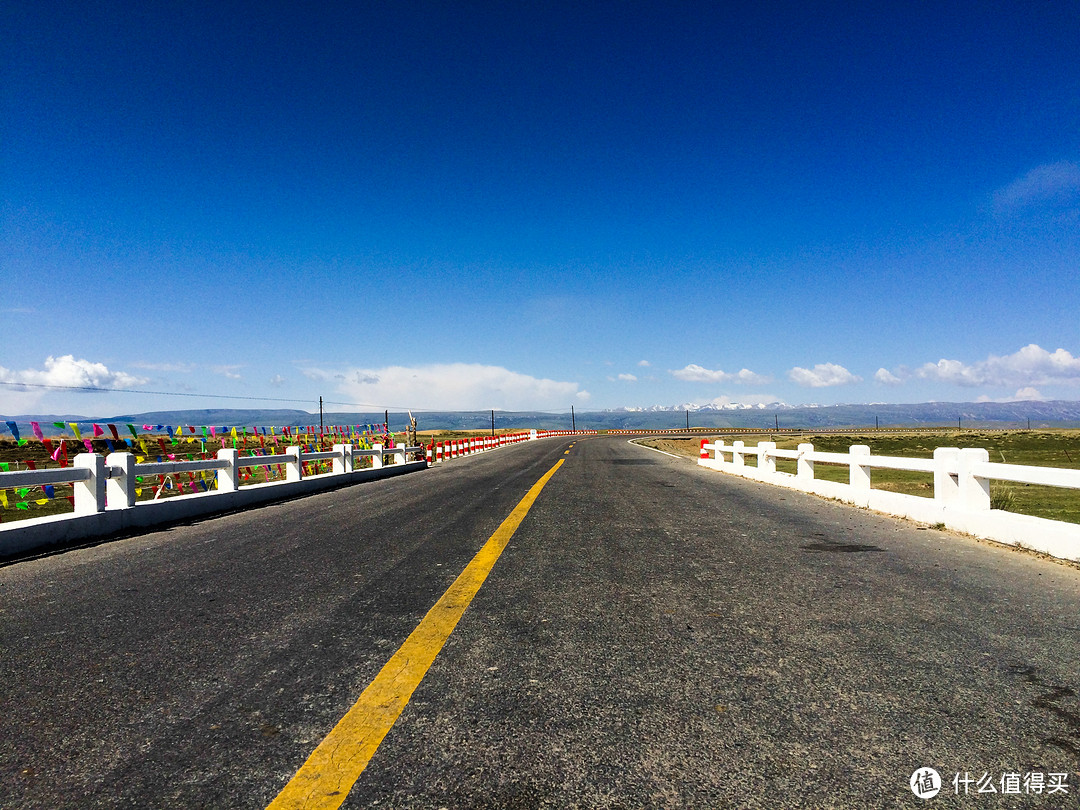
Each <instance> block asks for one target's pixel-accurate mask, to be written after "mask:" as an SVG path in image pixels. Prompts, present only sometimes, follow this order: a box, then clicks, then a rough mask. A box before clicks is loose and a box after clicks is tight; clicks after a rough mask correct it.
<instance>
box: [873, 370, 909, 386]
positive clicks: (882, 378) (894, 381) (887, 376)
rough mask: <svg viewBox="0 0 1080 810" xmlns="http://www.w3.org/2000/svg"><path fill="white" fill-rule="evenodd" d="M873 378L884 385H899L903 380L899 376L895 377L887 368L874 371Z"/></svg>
mask: <svg viewBox="0 0 1080 810" xmlns="http://www.w3.org/2000/svg"><path fill="white" fill-rule="evenodd" d="M874 379H875V380H877V381H878V382H879V383H884V384H885V385H899V384H900V383H902V382H903V380H902V379H901V378H900V377H897V376H896V375H895V374H893V373H892V372H891V371H889V370H888V369H887V368H879V369H878V370H877V371H876V372H874Z"/></svg>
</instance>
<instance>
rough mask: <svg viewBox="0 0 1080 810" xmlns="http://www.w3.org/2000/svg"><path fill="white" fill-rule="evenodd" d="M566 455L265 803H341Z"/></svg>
mask: <svg viewBox="0 0 1080 810" xmlns="http://www.w3.org/2000/svg"><path fill="white" fill-rule="evenodd" d="M562 463H563V459H559V460H558V462H556V464H555V466H554V467H552V468H551V469H550V470H548V471H547V472H546V473H545V474H544V476H543V477H542V478H541V479H540V480H539V481H537V482H536V483H535V484H533V486H532V489H530V490H529V491H528V493H527V494H526V495H525V497H524V498H522V499H521V501H520V502H519V503H518V505H517V506H515V507H514V511H512V512H511V513H510V515H509V516H508V517H507V518H506V520H504V521H503V522H502V523H501V524H500V525H499V528H497V529H496V530H495V533H494V534H492V535H491V537H489V538H488V541H487V542H486V543H485V544H484V546H483V548H481V549H480V551H478V552H477V553H476V556H475V557H473V558H472V561H471V562H470V563H469V564H468V565H467V566H465V570H464V571H462V572H461V574H460V575H459V576H458V578H457V579H456V580H454V582H453V584H452V585H451V586H450V587H449V588H447V589H446V593H444V594H443V595H442V596H441V597H440V598H439V601H438V602H436V603H435V605H434V607H432V608H431V610H429V611H428V614H427V615H426V616H425V617H424V618H423V620H422V621H421V622H420V624H419V625H417V627H416V629H415V630H413V631H412V633H411V634H410V635H409V637H408V638H407V639H405V643H404V644H402V645H401V647H400V648H398V651H397V652H396V653H394V655H393V656H392V657H391V658H390V660H389V661H387V662H386V665H385V666H383V668H382V670H381V671H380V672H379V674H378V675H376V676H375V680H373V681H372V682H371V683H370V684H369V685H368V687H367V689H365V690H364V691H363V693H362V694H361V695H360V697H359V699H358V700H357V701H356V703H354V704H353V706H352V708H351V709H349V711H348V712H346V713H345V716H344V717H342V718H341V720H339V721H338V724H337V725H336V726H334V728H333V730H332V731H331V732H330V733H329V734H328V735H327V736H326V739H324V740H323V741H322V742H321V743H319V745H318V746H317V747H316V748H315V750H314V751H313V752H312V753H311V756H309V757H308V758H307V761H306V762H305V763H304V764H303V765H302V766H300V770H298V771H297V772H296V775H295V776H293V778H292V779H290V780H289V783H288V784H287V785H285V787H284V788H283V789H282V791H281V793H279V794H278V795H277V798H275V799H274V800H273V801H272V802H270V804H269V805H267V810H284V808H293V809H295V810H299V808H305V810H330V809H331V808H337V807H340V806H341V804H342V803H343V802H344V801H345V798H346V797H347V796H348V795H349V791H350V790H351V789H352V786H353V785H354V784H355V783H356V780H357V779H359V778H360V774H361V773H363V771H364V768H366V767H367V765H368V763H369V762H370V761H371V758H372V757H373V756H374V755H375V751H376V750H377V749H378V747H379V744H380V743H381V742H382V741H383V738H384V737H385V736H386V735H387V733H388V732H389V731H390V729H391V727H392V726H393V725H394V723H395V722H396V721H397V719H398V717H399V716H400V715H401V713H402V712H403V711H404V710H405V706H406V704H407V703H408V702H409V699H410V698H411V697H412V694H413V692H414V691H415V690H416V687H417V686H419V685H420V681H421V680H423V678H424V675H425V674H427V671H428V669H429V668H430V667H431V664H432V663H433V662H434V661H435V656H437V655H438V654H439V651H440V650H441V649H442V648H443V645H444V644H445V643H446V639H447V638H449V636H450V633H451V632H453V630H454V628H455V627H456V626H457V623H458V620H459V619H460V618H461V616H462V614H463V613H464V612H465V608H467V607H468V606H469V604H470V603H471V602H472V600H473V597H475V596H476V594H477V592H478V591H479V590H480V586H481V585H483V584H484V580H485V579H487V576H488V574H489V573H491V569H492V568H493V567H494V565H495V563H496V561H497V560H498V559H499V555H501V554H502V552H503V549H505V548H506V544H507V543H508V542H510V538H511V537H512V536H513V534H514V532H515V531H517V527H518V526H520V525H521V521H522V520H524V519H525V515H527V514H528V513H529V509H531V508H532V505H533V502H535V501H536V498H537V497H538V496H539V495H540V491H541V490H542V489H543V488H544V486H545V485H546V484H547V482H548V481H550V480H551V476H553V475H555V472H556V471H557V470H558V469H559V467H560V466H562Z"/></svg>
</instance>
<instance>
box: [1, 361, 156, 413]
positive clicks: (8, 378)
mask: <svg viewBox="0 0 1080 810" xmlns="http://www.w3.org/2000/svg"><path fill="white" fill-rule="evenodd" d="M0 382H5V383H15V385H11V386H8V385H4V386H2V387H0V411H2V412H6V413H19V412H26V411H30V410H33V409H34V408H36V407H37V404H38V403H39V402H40V401H41V400H42V398H43V397H45V396H46V395H47V394H49V393H51V392H50V388H20V387H19V385H18V384H20V383H21V384H26V385H33V386H50V387H56V388H68V389H74V390H72V391H70V393H76V394H77V393H80V392H79V391H78V389H79V388H131V387H132V386H136V385H145V384H146V383H147V382H149V380H147V379H146V378H144V377H137V376H135V375H134V374H128V373H126V372H123V371H112V370H110V369H109V368H108V367H107V366H106V365H105V364H104V363H94V362H91V361H90V360H83V359H78V360H76V359H75V356H74V355H71V354H65V355H63V356H62V357H52V356H50V357H47V358H45V364H44V368H40V369H33V368H29V369H23V370H21V371H16V370H14V369H8V368H4V367H3V366H0Z"/></svg>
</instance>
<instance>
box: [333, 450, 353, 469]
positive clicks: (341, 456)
mask: <svg viewBox="0 0 1080 810" xmlns="http://www.w3.org/2000/svg"><path fill="white" fill-rule="evenodd" d="M346 447H348V445H344V444H335V445H334V448H333V449H334V452H335V453H337V455H336V456H334V458H333V460H332V461H331V462H330V472H332V473H335V474H337V475H341V474H342V473H347V472H351V470H350V469H349V468H350V467H351V466H352V465H351V464H350V463H349V462H350V461H352V452H351V451H352V448H351V447H349V450H348V451H346V449H345V448H346Z"/></svg>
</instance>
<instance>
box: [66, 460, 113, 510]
mask: <svg viewBox="0 0 1080 810" xmlns="http://www.w3.org/2000/svg"><path fill="white" fill-rule="evenodd" d="M72 466H73V467H77V468H79V469H83V470H89V471H90V478H88V479H87V480H85V481H76V482H75V514H76V515H92V514H94V513H95V512H104V511H105V480H106V479H105V459H104V458H103V457H102V456H100V455H98V454H97V453H79V455H77V456H75V460H74V462H73V463H72Z"/></svg>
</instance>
